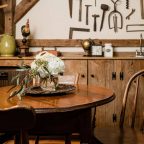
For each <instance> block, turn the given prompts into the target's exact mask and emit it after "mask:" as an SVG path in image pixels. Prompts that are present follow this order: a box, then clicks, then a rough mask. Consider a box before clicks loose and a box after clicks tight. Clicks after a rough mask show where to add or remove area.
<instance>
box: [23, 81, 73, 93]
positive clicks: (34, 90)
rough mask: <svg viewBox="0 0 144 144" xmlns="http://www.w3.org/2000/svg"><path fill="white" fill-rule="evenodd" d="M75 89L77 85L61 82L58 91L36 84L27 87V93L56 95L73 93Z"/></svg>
mask: <svg viewBox="0 0 144 144" xmlns="http://www.w3.org/2000/svg"><path fill="white" fill-rule="evenodd" d="M75 90H76V87H75V86H74V85H66V84H59V85H58V87H57V89H56V91H49V90H43V89H42V88H41V87H40V86H36V87H29V88H27V89H26V90H25V93H26V95H31V96H54V95H64V94H68V93H72V92H75Z"/></svg>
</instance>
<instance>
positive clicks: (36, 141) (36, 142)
mask: <svg viewBox="0 0 144 144" xmlns="http://www.w3.org/2000/svg"><path fill="white" fill-rule="evenodd" d="M35 144H39V136H36V140H35Z"/></svg>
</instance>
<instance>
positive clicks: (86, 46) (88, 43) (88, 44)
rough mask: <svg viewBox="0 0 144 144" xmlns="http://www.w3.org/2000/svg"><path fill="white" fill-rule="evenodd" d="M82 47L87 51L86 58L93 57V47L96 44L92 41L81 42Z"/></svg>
mask: <svg viewBox="0 0 144 144" xmlns="http://www.w3.org/2000/svg"><path fill="white" fill-rule="evenodd" d="M81 45H82V47H83V49H84V51H85V53H86V54H85V56H91V47H92V46H93V45H94V42H93V41H92V40H91V39H87V40H84V41H82V42H81Z"/></svg>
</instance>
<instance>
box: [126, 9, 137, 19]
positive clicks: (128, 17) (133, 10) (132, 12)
mask: <svg viewBox="0 0 144 144" xmlns="http://www.w3.org/2000/svg"><path fill="white" fill-rule="evenodd" d="M134 12H135V9H132V11H131V12H130V14H129V15H128V16H127V17H126V19H128V20H130V16H131V15H132V14H134Z"/></svg>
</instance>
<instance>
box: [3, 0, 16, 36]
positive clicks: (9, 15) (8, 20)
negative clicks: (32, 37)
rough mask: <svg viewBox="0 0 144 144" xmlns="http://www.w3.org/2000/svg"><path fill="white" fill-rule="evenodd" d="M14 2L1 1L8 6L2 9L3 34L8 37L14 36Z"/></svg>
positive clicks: (12, 0)
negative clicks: (8, 35)
mask: <svg viewBox="0 0 144 144" xmlns="http://www.w3.org/2000/svg"><path fill="white" fill-rule="evenodd" d="M15 2H16V1H15V0H10V1H7V0H3V3H6V4H8V6H7V7H6V8H5V9H4V14H5V33H8V34H10V35H14V31H15V25H14V23H13V17H14V9H13V8H14V7H15V4H16V3H15Z"/></svg>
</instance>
